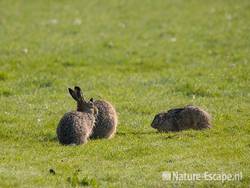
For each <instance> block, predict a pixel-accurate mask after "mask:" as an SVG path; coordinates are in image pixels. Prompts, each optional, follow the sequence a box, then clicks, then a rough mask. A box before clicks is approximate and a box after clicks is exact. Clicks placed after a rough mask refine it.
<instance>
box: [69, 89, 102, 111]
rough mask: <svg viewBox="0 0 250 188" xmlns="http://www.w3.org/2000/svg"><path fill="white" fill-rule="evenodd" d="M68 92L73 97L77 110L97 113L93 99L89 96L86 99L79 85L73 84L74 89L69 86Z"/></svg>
mask: <svg viewBox="0 0 250 188" xmlns="http://www.w3.org/2000/svg"><path fill="white" fill-rule="evenodd" d="M69 93H70V95H71V96H72V98H73V99H75V101H76V102H77V111H80V112H87V113H92V114H94V115H96V114H97V113H98V110H97V108H96V107H95V105H94V100H93V98H91V99H90V100H89V101H86V100H85V99H84V97H83V94H82V90H81V88H80V87H78V86H75V89H74V90H73V89H71V88H69Z"/></svg>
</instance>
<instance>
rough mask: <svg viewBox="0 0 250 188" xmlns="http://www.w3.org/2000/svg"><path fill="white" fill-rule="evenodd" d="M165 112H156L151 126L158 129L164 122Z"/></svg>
mask: <svg viewBox="0 0 250 188" xmlns="http://www.w3.org/2000/svg"><path fill="white" fill-rule="evenodd" d="M164 119H165V118H164V113H163V112H162V113H159V114H156V115H155V117H154V120H153V122H152V123H151V127H153V128H154V129H158V128H159V127H160V126H161V124H162V123H163V122H164Z"/></svg>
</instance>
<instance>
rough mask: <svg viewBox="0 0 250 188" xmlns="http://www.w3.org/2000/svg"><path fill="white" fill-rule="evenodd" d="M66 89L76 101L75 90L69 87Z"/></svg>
mask: <svg viewBox="0 0 250 188" xmlns="http://www.w3.org/2000/svg"><path fill="white" fill-rule="evenodd" d="M68 90H69V94H70V95H71V97H73V99H75V100H76V101H78V98H77V96H76V92H75V91H74V90H73V89H71V88H68Z"/></svg>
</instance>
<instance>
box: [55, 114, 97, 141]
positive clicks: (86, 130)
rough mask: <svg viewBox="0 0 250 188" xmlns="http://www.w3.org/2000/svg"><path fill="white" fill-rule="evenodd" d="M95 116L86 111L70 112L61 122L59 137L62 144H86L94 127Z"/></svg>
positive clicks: (58, 129) (58, 131)
mask: <svg viewBox="0 0 250 188" xmlns="http://www.w3.org/2000/svg"><path fill="white" fill-rule="evenodd" d="M94 122H95V118H94V116H93V115H92V114H89V113H84V112H78V111H73V112H68V113H66V114H65V115H64V116H63V117H62V119H61V120H60V122H59V125H58V127H57V137H58V140H59V141H60V143H61V144H64V145H69V144H77V145H79V144H84V143H86V142H87V140H88V138H89V136H90V135H91V133H92V129H93V127H94Z"/></svg>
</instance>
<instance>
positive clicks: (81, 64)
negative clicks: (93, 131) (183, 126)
mask: <svg viewBox="0 0 250 188" xmlns="http://www.w3.org/2000/svg"><path fill="white" fill-rule="evenodd" d="M249 8H250V3H249V1H248V0H240V1H237V2H235V1H233V0H221V1H215V0H209V1H198V0H191V1H184V0H178V1H174V0H172V1H171V0H167V1H164V0H155V1H149V0H144V1H142V0H136V1H132V0H129V1H116V0H109V1H97V0H92V1H80V0H75V1H65V0H63V1H48V0H43V1H40V0H37V1H31V0H30V1H28V0H27V1H23V0H20V1H14V0H9V1H7V0H3V1H0V44H1V45H0V104H1V108H0V144H1V149H0V187H69V186H72V187H76V186H78V187H81V186H89V187H172V186H173V187H180V186H184V187H185V186H186V187H190V186H191V187H211V186H212V187H221V186H224V187H248V186H249V184H250V177H249V174H250V168H249V167H250V162H249V161H250V160H249V159H250V158H249V156H250V144H249V140H250V119H249V104H250V77H249V74H250V65H249V63H250V53H249V51H250V43H249V41H250V34H249V33H250V26H249V20H250V12H249ZM74 85H79V86H81V87H82V88H83V89H84V93H85V95H86V96H88V98H90V97H94V98H95V99H100V98H102V99H106V100H108V101H111V102H112V103H113V104H114V106H115V107H116V109H117V111H118V113H119V126H118V132H117V134H116V136H115V137H114V138H113V139H111V140H91V141H89V142H88V143H87V144H86V145H81V146H78V147H65V146H61V145H60V144H59V143H58V141H57V140H56V133H55V129H56V126H57V123H58V121H59V119H60V118H61V117H62V115H63V114H64V113H65V112H67V111H69V110H73V109H75V103H74V101H73V100H72V99H71V98H70V96H69V94H68V93H67V87H73V86H74ZM186 104H194V105H198V106H201V107H203V108H204V109H206V110H207V111H208V112H210V113H211V114H212V116H213V125H214V128H213V129H211V130H208V131H202V132H198V131H192V130H190V131H184V132H179V133H165V134H161V133H156V131H155V130H153V129H152V128H151V127H150V123H151V121H152V120H153V117H154V115H155V114H156V113H158V112H160V111H164V110H167V109H169V108H172V107H179V106H183V105H186ZM164 171H177V172H186V173H203V172H206V171H207V172H211V173H213V172H215V173H220V172H225V173H236V172H242V174H243V179H242V180H241V181H226V182H224V183H222V182H220V181H193V182H188V181H180V182H166V181H163V180H162V177H161V176H162V172H164Z"/></svg>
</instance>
